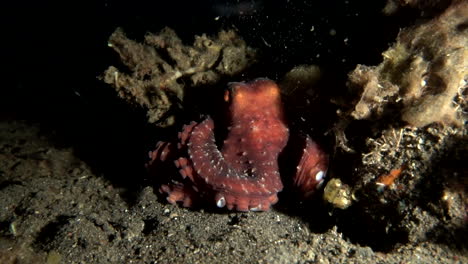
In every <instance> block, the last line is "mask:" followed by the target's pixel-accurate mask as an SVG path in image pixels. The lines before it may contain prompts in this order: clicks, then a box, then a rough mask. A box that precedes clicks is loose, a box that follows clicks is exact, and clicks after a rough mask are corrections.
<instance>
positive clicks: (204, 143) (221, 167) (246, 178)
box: [187, 118, 282, 211]
mask: <svg viewBox="0 0 468 264" xmlns="http://www.w3.org/2000/svg"><path fill="white" fill-rule="evenodd" d="M213 128H214V124H213V120H212V119H211V118H207V119H206V120H204V121H203V122H201V123H200V124H199V125H197V126H196V127H195V128H194V129H193V132H192V135H191V136H190V139H189V143H188V144H187V145H188V153H189V158H190V160H191V161H192V164H193V168H194V170H195V172H196V175H197V176H198V177H200V178H201V179H203V181H204V184H206V185H209V186H210V189H213V190H214V191H215V192H216V195H215V202H216V205H217V206H218V207H224V206H225V205H226V206H227V207H228V209H232V208H233V207H234V206H236V209H237V210H241V211H246V210H268V209H269V207H270V204H272V203H275V202H276V201H277V197H276V193H277V192H278V189H280V188H281V187H282V184H281V179H280V177H279V174H273V175H267V176H268V177H265V175H261V174H259V173H260V172H259V171H255V170H254V171H253V172H252V173H251V174H246V173H243V172H242V171H239V170H238V169H236V168H233V166H232V164H230V163H229V161H227V160H226V159H225V158H224V157H223V155H222V153H221V152H220V151H219V150H218V148H217V146H216V144H215V138H214V133H213ZM275 164H276V163H275ZM275 171H276V170H275ZM240 197H242V198H240Z"/></svg>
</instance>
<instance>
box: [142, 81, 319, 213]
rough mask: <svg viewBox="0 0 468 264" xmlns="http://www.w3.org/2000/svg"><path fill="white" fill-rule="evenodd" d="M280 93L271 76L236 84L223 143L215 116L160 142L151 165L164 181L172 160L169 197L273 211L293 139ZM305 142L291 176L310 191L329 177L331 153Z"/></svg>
mask: <svg viewBox="0 0 468 264" xmlns="http://www.w3.org/2000/svg"><path fill="white" fill-rule="evenodd" d="M280 97H281V93H280V89H279V87H278V86H277V85H276V83H274V82H273V81H271V80H268V79H256V80H254V81H251V82H246V83H244V82H237V83H230V84H229V85H228V89H227V90H226V94H225V96H224V99H225V101H226V103H227V104H228V105H229V120H230V122H229V124H228V127H227V128H226V131H227V135H226V138H224V139H220V141H219V142H222V143H221V146H218V145H217V143H216V140H215V134H214V133H215V130H214V129H215V126H217V124H218V123H216V122H215V121H214V120H213V119H211V117H209V116H207V117H205V118H204V119H203V120H202V121H200V122H191V123H189V124H187V125H185V126H184V127H183V128H182V131H180V132H179V133H178V135H177V138H178V140H177V142H174V143H168V142H159V143H158V144H157V145H156V149H155V150H154V151H152V152H150V153H149V156H150V158H151V161H150V162H149V164H148V166H147V167H148V168H149V169H150V172H152V173H153V174H155V176H156V177H161V179H160V180H161V181H163V178H162V176H161V175H162V174H163V173H162V172H161V169H159V166H160V165H159V164H161V163H166V161H172V162H171V164H172V166H173V167H175V168H177V170H178V173H177V172H176V173H175V174H174V175H172V176H170V178H169V179H164V180H165V181H166V182H163V183H162V185H161V187H160V192H161V193H163V194H165V195H167V201H168V202H170V203H172V204H175V203H179V202H180V203H181V204H182V206H184V207H193V206H195V204H197V203H199V202H200V203H201V202H204V203H211V204H212V205H213V206H216V207H219V208H227V209H228V210H237V211H268V210H269V209H270V208H271V206H272V205H274V204H275V203H277V202H278V196H277V193H278V192H280V191H281V190H282V189H283V182H282V179H281V177H280V173H279V164H278V157H279V155H280V153H281V152H282V151H283V149H284V148H285V146H286V144H287V142H288V139H289V129H288V127H287V125H286V121H285V117H284V114H283V106H282V103H281V98H280ZM304 142H305V148H304V151H305V152H304V153H302V157H301V159H300V161H299V164H295V165H294V167H296V165H297V171H296V173H295V175H289V177H291V179H292V181H293V182H294V186H295V187H296V188H298V189H299V190H300V191H301V192H303V193H304V194H305V195H304V196H309V195H310V194H311V193H312V192H313V191H314V190H315V189H316V188H317V186H319V185H320V183H321V182H323V179H324V177H325V174H326V171H327V166H328V156H327V155H326V154H324V153H323V151H322V150H321V149H320V148H319V147H318V145H317V144H316V143H315V142H314V141H312V139H310V138H309V137H308V136H307V137H306V139H305V141H304ZM177 170H176V171H177ZM177 174H178V176H177ZM164 175H166V174H164Z"/></svg>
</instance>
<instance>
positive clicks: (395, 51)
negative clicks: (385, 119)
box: [349, 2, 468, 127]
mask: <svg viewBox="0 0 468 264" xmlns="http://www.w3.org/2000/svg"><path fill="white" fill-rule="evenodd" d="M467 23H468V3H467V2H460V3H458V4H455V5H453V6H451V7H450V8H448V9H447V10H446V11H445V12H444V13H443V14H442V15H440V16H439V17H437V18H435V19H433V20H431V21H429V22H427V23H425V24H422V25H419V26H415V27H413V28H409V29H405V30H402V31H401V32H400V34H399V35H398V38H397V42H396V43H395V44H394V45H393V47H391V48H390V49H389V50H387V51H385V52H384V53H383V57H384V61H383V62H382V63H381V64H380V65H378V66H373V67H368V66H363V65H358V66H357V68H356V69H355V70H354V71H353V72H352V73H351V74H350V78H349V85H350V87H352V88H357V89H359V90H361V91H362V92H361V97H360V99H359V101H358V102H357V103H356V104H355V106H354V109H353V111H352V112H351V116H352V117H353V118H354V119H378V118H380V117H381V116H382V115H384V114H385V112H386V110H387V108H388V107H389V106H391V105H393V106H395V105H396V106H401V108H400V115H401V119H402V120H403V121H405V122H407V123H408V124H410V125H413V126H416V127H422V126H425V125H428V124H431V123H434V122H440V123H446V124H447V123H456V124H461V123H462V122H464V118H463V117H462V116H461V114H460V113H459V112H461V111H457V110H458V109H459V107H457V105H456V104H454V102H453V101H454V98H456V97H457V96H458V97H460V98H461V100H462V101H463V102H459V103H464V101H466V98H463V96H462V95H461V94H462V92H463V90H464V89H465V88H466V79H467V76H468V49H467V47H468V38H467V34H466V29H467Z"/></svg>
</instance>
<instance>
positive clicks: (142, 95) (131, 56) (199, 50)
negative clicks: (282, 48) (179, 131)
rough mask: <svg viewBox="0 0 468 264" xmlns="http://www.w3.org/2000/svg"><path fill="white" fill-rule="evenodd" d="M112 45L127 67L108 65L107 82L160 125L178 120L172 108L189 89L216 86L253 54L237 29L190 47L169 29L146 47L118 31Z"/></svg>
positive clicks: (150, 38)
mask: <svg viewBox="0 0 468 264" xmlns="http://www.w3.org/2000/svg"><path fill="white" fill-rule="evenodd" d="M109 46H110V47H112V48H113V49H114V50H115V51H116V52H117V53H118V54H119V55H120V59H121V61H122V63H123V64H124V65H125V66H126V67H127V69H125V70H123V71H121V70H119V69H117V68H116V67H114V66H110V67H109V68H108V69H107V70H106V71H105V73H104V76H103V80H104V82H106V83H108V84H111V85H112V86H113V87H114V88H115V89H116V90H117V92H118V94H119V96H120V97H122V98H123V99H125V100H127V101H129V102H131V103H136V104H138V105H140V106H143V107H145V108H146V109H147V111H148V112H147V115H148V120H149V122H150V123H157V125H159V126H165V125H171V124H172V123H173V122H174V116H173V115H172V113H171V111H170V110H171V109H176V108H180V107H182V106H181V105H180V104H178V102H182V103H183V101H184V95H185V92H186V91H185V89H186V88H187V87H188V86H190V87H194V86H199V85H203V84H212V83H214V82H216V81H217V80H218V79H219V78H220V77H221V76H230V75H234V74H236V73H239V72H240V71H242V70H243V69H244V68H246V67H247V66H248V65H249V64H250V63H252V62H253V60H254V56H255V51H254V50H253V49H252V48H249V47H248V46H247V45H246V44H245V42H244V41H243V40H242V39H241V38H239V37H238V36H237V35H236V33H235V32H234V31H221V32H219V34H218V36H217V37H208V36H206V35H204V34H203V35H202V36H196V37H195V41H194V43H193V45H192V46H188V45H184V43H183V42H182V40H181V39H180V38H179V37H178V36H177V35H176V33H175V32H174V31H173V30H172V29H169V28H165V29H163V30H162V31H161V32H160V33H159V34H151V33H149V34H147V35H146V36H145V40H144V43H138V42H136V41H134V40H131V39H128V38H127V37H126V36H125V34H124V32H123V30H122V29H117V30H116V31H115V32H114V33H113V34H112V35H111V37H110V38H109ZM127 72H129V73H127ZM181 79H182V80H183V81H180V80H181Z"/></svg>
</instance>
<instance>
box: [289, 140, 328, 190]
mask: <svg viewBox="0 0 468 264" xmlns="http://www.w3.org/2000/svg"><path fill="white" fill-rule="evenodd" d="M327 168H328V155H327V154H325V152H323V150H322V149H321V148H320V147H319V146H318V144H317V143H315V142H314V141H313V140H312V139H311V138H310V137H309V136H308V135H307V136H306V138H305V147H304V149H303V152H302V156H301V160H300V161H299V164H298V165H297V167H296V169H297V170H296V174H295V175H294V177H293V184H294V185H295V187H296V188H297V189H299V190H300V193H301V194H302V196H303V197H309V196H310V195H312V194H313V193H314V192H315V191H316V190H317V188H319V187H320V186H321V184H322V183H323V181H324V179H325V176H326V174H327Z"/></svg>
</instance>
